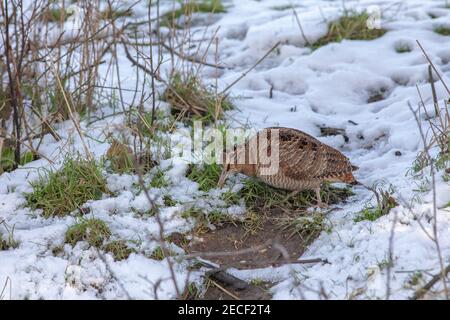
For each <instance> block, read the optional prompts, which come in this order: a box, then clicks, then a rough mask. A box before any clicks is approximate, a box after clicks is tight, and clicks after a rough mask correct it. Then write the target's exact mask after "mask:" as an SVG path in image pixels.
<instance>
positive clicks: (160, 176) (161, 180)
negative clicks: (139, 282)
mask: <svg viewBox="0 0 450 320" xmlns="http://www.w3.org/2000/svg"><path fill="white" fill-rule="evenodd" d="M168 186H169V183H168V182H167V180H166V176H165V173H164V171H162V170H160V169H157V171H156V173H155V175H154V176H153V178H152V181H151V182H150V187H152V188H166V187H168Z"/></svg>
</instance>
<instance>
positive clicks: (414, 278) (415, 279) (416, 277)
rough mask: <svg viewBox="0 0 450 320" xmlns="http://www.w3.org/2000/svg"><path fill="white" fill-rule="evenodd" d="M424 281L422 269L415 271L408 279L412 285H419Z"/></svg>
mask: <svg viewBox="0 0 450 320" xmlns="http://www.w3.org/2000/svg"><path fill="white" fill-rule="evenodd" d="M422 281H423V274H422V272H420V271H416V272H414V273H413V274H412V275H411V276H410V278H409V279H408V284H409V285H410V286H413V287H415V286H418V285H419V284H420V283H421V282H422Z"/></svg>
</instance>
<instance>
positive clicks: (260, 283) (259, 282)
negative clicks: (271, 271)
mask: <svg viewBox="0 0 450 320" xmlns="http://www.w3.org/2000/svg"><path fill="white" fill-rule="evenodd" d="M250 284H251V285H252V286H256V287H262V286H264V284H265V281H264V280H263V279H260V278H255V279H252V280H250Z"/></svg>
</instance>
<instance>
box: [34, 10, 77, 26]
mask: <svg viewBox="0 0 450 320" xmlns="http://www.w3.org/2000/svg"><path fill="white" fill-rule="evenodd" d="M73 14H74V12H72V11H67V10H63V9H62V8H48V9H47V10H45V11H44V12H43V13H42V16H41V17H42V20H43V21H45V22H53V23H57V22H64V21H66V20H67V18H69V17H70V16H72V15H73Z"/></svg>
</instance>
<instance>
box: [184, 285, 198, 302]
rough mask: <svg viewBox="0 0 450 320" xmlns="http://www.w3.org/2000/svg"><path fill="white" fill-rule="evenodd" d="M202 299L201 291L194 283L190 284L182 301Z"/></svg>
mask: <svg viewBox="0 0 450 320" xmlns="http://www.w3.org/2000/svg"><path fill="white" fill-rule="evenodd" d="M199 298H200V290H199V289H198V288H197V285H196V284H195V283H193V282H191V283H189V285H188V286H187V287H186V289H185V290H184V292H183V294H182V298H181V299H182V300H197V299H199Z"/></svg>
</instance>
